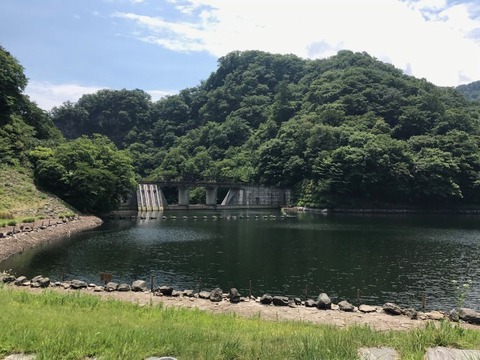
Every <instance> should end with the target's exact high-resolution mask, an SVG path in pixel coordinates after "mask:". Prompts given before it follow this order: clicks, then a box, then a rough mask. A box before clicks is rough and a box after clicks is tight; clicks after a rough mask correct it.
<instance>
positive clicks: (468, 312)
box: [458, 308, 480, 324]
mask: <svg viewBox="0 0 480 360" xmlns="http://www.w3.org/2000/svg"><path fill="white" fill-rule="evenodd" d="M458 316H459V317H460V319H462V320H463V321H466V322H468V323H470V324H480V313H478V312H476V311H475V310H472V309H468V308H461V309H460V310H459V312H458Z"/></svg>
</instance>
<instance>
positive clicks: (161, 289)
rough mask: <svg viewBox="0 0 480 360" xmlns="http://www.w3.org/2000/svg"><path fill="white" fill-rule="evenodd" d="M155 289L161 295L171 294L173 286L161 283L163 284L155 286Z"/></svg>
mask: <svg viewBox="0 0 480 360" xmlns="http://www.w3.org/2000/svg"><path fill="white" fill-rule="evenodd" d="M157 291H158V292H159V293H161V294H162V295H165V296H172V293H173V287H172V286H166V285H163V286H159V287H158V288H157Z"/></svg>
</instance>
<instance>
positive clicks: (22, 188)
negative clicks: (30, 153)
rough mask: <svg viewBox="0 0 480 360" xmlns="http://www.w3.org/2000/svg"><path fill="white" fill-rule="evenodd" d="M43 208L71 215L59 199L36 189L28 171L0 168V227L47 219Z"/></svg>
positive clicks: (6, 167)
mask: <svg viewBox="0 0 480 360" xmlns="http://www.w3.org/2000/svg"><path fill="white" fill-rule="evenodd" d="M45 207H46V208H55V209H58V212H59V213H62V214H63V215H66V214H68V215H70V214H72V213H73V212H72V209H70V208H69V207H68V206H67V205H66V204H65V203H63V202H62V201H61V200H60V199H58V198H56V197H54V196H52V195H50V194H47V193H45V192H42V191H40V190H39V189H37V188H36V186H35V184H34V183H33V179H32V176H31V174H29V172H28V170H26V169H24V168H15V167H8V166H0V226H2V225H3V224H7V223H8V222H9V221H16V223H17V224H18V223H21V222H23V221H24V220H25V219H32V218H39V217H47V215H48V214H46V213H45Z"/></svg>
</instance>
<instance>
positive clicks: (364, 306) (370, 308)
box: [358, 304, 377, 313]
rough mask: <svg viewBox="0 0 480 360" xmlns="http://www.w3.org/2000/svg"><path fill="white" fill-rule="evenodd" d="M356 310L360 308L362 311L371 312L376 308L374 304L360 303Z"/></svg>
mask: <svg viewBox="0 0 480 360" xmlns="http://www.w3.org/2000/svg"><path fill="white" fill-rule="evenodd" d="M358 310H360V311H361V312H363V313H372V312H376V311H377V308H376V307H375V306H371V305H365V304H362V305H360V306H359V307H358Z"/></svg>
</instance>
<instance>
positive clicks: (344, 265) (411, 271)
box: [0, 210, 480, 310]
mask: <svg viewBox="0 0 480 360" xmlns="http://www.w3.org/2000/svg"><path fill="white" fill-rule="evenodd" d="M162 215H165V216H167V219H162ZM280 215H281V214H280V212H277V211H275V210H270V211H267V210H259V211H253V210H251V211H244V210H242V211H229V212H227V211H224V212H220V211H200V210H198V211H184V212H180V211H177V212H175V211H168V212H164V213H149V214H147V218H146V219H143V220H142V219H140V218H139V217H138V218H136V219H130V218H128V219H123V220H108V221H106V222H105V224H104V225H102V226H101V227H99V228H97V229H95V230H93V231H88V232H85V233H81V234H76V235H72V236H71V237H70V238H65V239H62V240H59V241H57V242H55V243H53V244H48V245H45V246H42V247H39V248H36V249H32V250H28V251H25V252H24V253H22V254H18V255H15V256H13V257H11V258H10V259H8V260H6V261H4V262H2V263H0V271H1V270H7V269H11V270H12V271H13V272H14V273H15V274H17V275H26V276H28V277H33V276H35V275H39V274H42V275H44V276H49V277H50V278H52V279H61V278H62V277H64V278H65V279H67V280H68V279H73V278H76V279H81V280H85V281H87V282H95V283H97V284H99V283H100V280H99V274H100V273H101V272H108V273H111V274H112V276H113V281H115V282H118V283H121V282H126V283H131V282H132V281H133V280H137V279H144V280H146V281H147V282H148V283H149V282H150V277H151V275H153V277H154V283H155V286H157V285H172V286H174V287H175V288H176V289H179V290H183V289H193V290H198V289H202V290H211V289H212V288H215V287H217V286H218V287H221V288H222V289H223V290H224V291H228V289H229V288H231V287H236V288H237V289H239V291H240V292H241V293H242V295H247V294H248V293H249V292H250V289H251V291H252V293H253V294H254V295H257V296H261V295H263V294H264V293H270V294H271V295H289V296H295V297H300V298H302V299H303V298H304V297H305V294H307V296H309V297H312V298H314V299H316V297H317V296H318V294H319V293H320V292H326V293H327V294H328V295H329V296H330V297H331V298H332V300H333V301H334V302H338V301H341V300H344V299H346V300H348V301H350V302H352V303H355V304H356V303H357V300H358V299H357V297H358V296H359V300H360V302H361V303H366V304H372V305H382V304H383V303H385V302H387V301H388V302H395V303H398V304H400V305H402V306H411V307H415V308H417V309H420V307H421V298H422V296H423V295H424V294H425V296H426V300H427V303H426V309H427V310H433V309H441V310H450V309H451V308H453V307H455V306H456V302H457V299H458V298H459V293H458V290H457V286H460V290H465V295H466V299H465V305H466V306H468V307H472V308H474V309H476V310H479V309H480V285H479V275H480V217H479V216H473V215H472V216H468V215H459V216H454V215H423V214H415V215H413V214H410V215H363V216H362V215H343V214H342V215H340V214H329V215H325V214H312V213H299V214H298V215H296V216H295V218H283V217H281V216H280ZM183 216H186V217H187V219H183V218H182V217H183ZM193 216H196V217H197V219H196V220H195V219H193ZM151 217H152V218H151ZM174 217H176V218H174ZM220 217H221V218H220ZM455 281H456V282H457V284H454V283H453V282H455ZM467 282H471V284H470V287H469V288H468V289H464V288H463V286H462V285H463V284H464V283H467Z"/></svg>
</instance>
